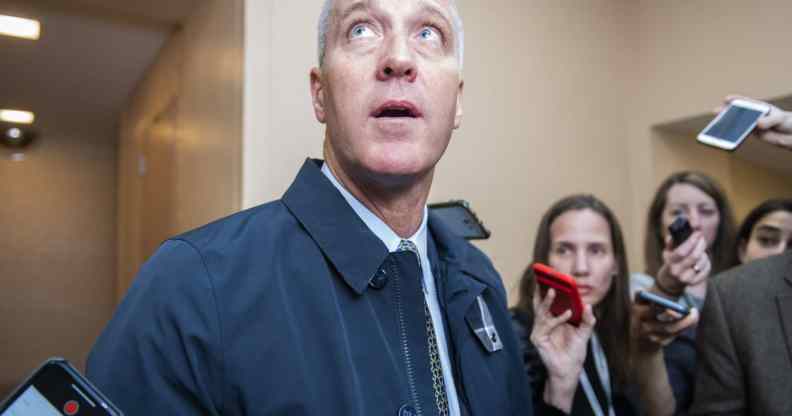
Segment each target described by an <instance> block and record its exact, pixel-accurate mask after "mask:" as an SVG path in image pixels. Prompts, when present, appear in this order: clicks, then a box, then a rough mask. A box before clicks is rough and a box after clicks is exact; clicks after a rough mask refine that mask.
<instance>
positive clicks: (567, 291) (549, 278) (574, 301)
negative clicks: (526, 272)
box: [531, 263, 583, 326]
mask: <svg viewBox="0 0 792 416" xmlns="http://www.w3.org/2000/svg"><path fill="white" fill-rule="evenodd" d="M531 267H532V269H533V272H534V276H535V277H536V283H537V284H538V286H539V288H540V290H542V296H544V294H545V292H546V291H547V289H549V288H553V289H554V290H555V291H556V297H555V299H554V300H553V304H552V305H550V312H552V313H553V315H555V316H558V315H561V314H562V313H564V312H566V311H567V309H571V310H572V317H571V318H569V321H568V322H569V323H570V324H572V325H574V326H578V325H580V322H581V321H582V320H583V301H582V300H581V298H580V292H578V287H577V283H575V279H573V278H572V277H570V276H567V275H565V274H563V273H561V272H559V271H556V270H555V269H553V268H552V267H549V266H546V265H544V264H541V263H534V264H533V266H531Z"/></svg>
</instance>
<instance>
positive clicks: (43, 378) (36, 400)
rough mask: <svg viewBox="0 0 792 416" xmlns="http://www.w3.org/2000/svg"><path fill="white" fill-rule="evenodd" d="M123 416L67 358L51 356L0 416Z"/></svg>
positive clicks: (8, 400) (4, 405)
mask: <svg viewBox="0 0 792 416" xmlns="http://www.w3.org/2000/svg"><path fill="white" fill-rule="evenodd" d="M63 415H66V416H122V415H123V413H122V412H121V411H120V410H119V409H118V408H117V407H115V406H114V405H113V404H112V403H110V400H108V399H107V398H106V397H105V396H104V395H103V394H102V393H100V392H99V390H98V389H97V388H96V387H94V386H93V385H92V384H91V383H90V382H89V381H88V380H87V379H86V378H85V377H83V376H82V375H81V374H80V372H79V371H77V369H75V368H74V367H72V365H71V364H69V362H68V361H66V360H64V359H63V358H50V359H49V360H47V361H46V362H45V363H44V364H43V365H42V366H41V367H39V368H38V369H37V370H36V371H35V372H34V373H33V375H31V376H30V377H29V378H28V379H27V380H25V382H24V383H22V384H21V385H20V386H19V387H17V388H16V390H14V392H13V393H11V395H10V396H8V398H6V399H5V401H3V403H2V404H0V416H63Z"/></svg>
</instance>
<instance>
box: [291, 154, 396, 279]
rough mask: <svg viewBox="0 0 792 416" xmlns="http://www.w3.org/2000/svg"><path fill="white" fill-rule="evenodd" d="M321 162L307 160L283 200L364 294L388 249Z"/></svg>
mask: <svg viewBox="0 0 792 416" xmlns="http://www.w3.org/2000/svg"><path fill="white" fill-rule="evenodd" d="M322 163H323V162H322V161H321V160H315V159H314V160H312V159H308V160H306V161H305V163H304V164H303V166H302V168H301V169H300V172H299V173H298V174H297V177H296V178H295V179H294V182H293V183H292V184H291V186H290V187H289V189H288V190H287V191H286V193H285V194H284V195H283V199H282V200H283V203H284V205H286V208H288V209H289V211H291V213H292V215H294V217H295V218H296V219H297V221H299V222H300V224H302V226H303V227H305V229H306V231H307V232H308V234H309V235H310V236H311V238H313V240H314V241H315V242H316V244H317V245H318V246H319V248H320V249H321V250H322V252H323V253H324V254H325V256H327V258H328V260H329V261H330V262H331V263H332V264H333V266H334V267H335V268H336V270H337V271H338V273H339V274H340V275H341V277H342V278H343V279H344V281H345V282H346V283H347V285H349V286H350V287H351V288H352V289H353V290H354V291H355V292H356V293H357V294H362V293H363V292H364V291H365V290H366V288H367V287H368V282H369V280H371V277H372V276H374V274H375V273H376V272H377V270H378V269H379V267H380V265H381V264H382V263H383V262H384V261H385V258H386V257H387V256H388V249H387V248H386V247H385V245H384V244H383V243H382V241H381V240H380V239H379V238H377V236H376V235H374V233H372V232H371V230H369V229H368V227H366V224H364V223H363V221H362V220H361V219H360V217H358V216H357V214H355V211H353V210H352V208H351V207H350V206H349V204H347V202H346V200H344V197H343V196H341V194H340V193H339V192H338V190H337V189H336V188H335V187H334V186H333V184H332V183H331V182H330V180H329V179H327V177H326V176H325V175H324V174H323V173H322V172H321V170H320V169H321V165H322Z"/></svg>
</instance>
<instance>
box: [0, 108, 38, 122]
mask: <svg viewBox="0 0 792 416" xmlns="http://www.w3.org/2000/svg"><path fill="white" fill-rule="evenodd" d="M35 119H36V116H35V115H34V114H33V113H31V112H30V111H20V110H0V121H5V122H6V123H16V124H31V123H33V120H35Z"/></svg>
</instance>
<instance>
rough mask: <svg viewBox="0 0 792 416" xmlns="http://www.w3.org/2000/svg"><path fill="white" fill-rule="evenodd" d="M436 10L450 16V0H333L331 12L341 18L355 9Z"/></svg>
mask: <svg viewBox="0 0 792 416" xmlns="http://www.w3.org/2000/svg"><path fill="white" fill-rule="evenodd" d="M423 9H428V10H436V11H437V12H439V13H441V14H443V15H444V16H446V17H447V18H450V17H451V0H334V1H333V14H334V15H335V16H336V18H343V17H344V16H345V15H348V14H349V13H350V12H354V11H356V10H381V11H397V10H398V11H409V10H423Z"/></svg>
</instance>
